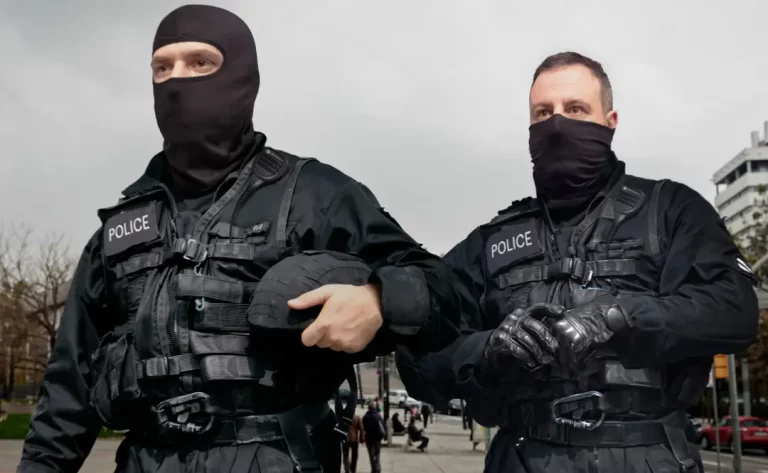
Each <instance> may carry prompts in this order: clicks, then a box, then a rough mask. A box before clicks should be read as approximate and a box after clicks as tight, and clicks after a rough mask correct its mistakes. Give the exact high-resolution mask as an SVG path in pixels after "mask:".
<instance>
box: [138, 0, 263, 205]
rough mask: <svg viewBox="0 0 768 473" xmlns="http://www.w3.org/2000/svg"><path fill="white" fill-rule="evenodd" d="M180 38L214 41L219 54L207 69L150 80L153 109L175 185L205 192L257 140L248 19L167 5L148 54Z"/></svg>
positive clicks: (215, 10) (254, 77) (237, 163)
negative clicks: (216, 64) (218, 62)
mask: <svg viewBox="0 0 768 473" xmlns="http://www.w3.org/2000/svg"><path fill="white" fill-rule="evenodd" d="M185 41H195V42H200V43H207V44H210V45H212V46H215V47H216V48H217V49H218V50H219V51H220V52H221V54H222V55H223V56H224V61H223V63H222V64H221V67H220V68H219V70H217V71H216V72H214V73H213V74H209V75H206V76H199V77H191V78H172V79H169V80H167V81H165V82H161V83H159V84H158V83H155V84H154V95H155V116H156V118H157V125H158V127H159V128H160V133H162V135H163V138H164V139H165V143H164V150H165V156H166V160H167V163H168V166H169V168H170V169H171V174H172V175H173V178H174V181H175V183H176V185H177V186H178V187H180V188H181V189H182V190H185V191H187V192H203V191H206V190H209V189H211V188H213V187H215V186H216V185H217V184H218V183H219V182H221V180H222V179H223V178H224V177H225V176H226V175H227V174H229V173H230V172H232V171H234V170H235V169H237V168H238V167H239V166H240V165H241V164H242V162H243V160H244V159H245V158H246V157H247V156H248V155H249V154H250V152H251V150H252V149H253V147H254V146H255V144H256V133H255V132H254V130H253V106H254V103H255V101H256V95H257V94H258V91H259V66H258V61H257V57H256V43H255V41H254V39H253V34H251V30H250V29H249V28H248V25H246V24H245V22H244V21H243V20H242V19H240V18H239V17H238V16H237V15H235V14H234V13H231V12H229V11H227V10H224V9H222V8H218V7H213V6H208V5H186V6H183V7H180V8H177V9H176V10H174V11H172V12H171V13H169V14H168V16H166V17H165V18H163V20H162V21H161V22H160V26H158V27H157V33H156V34H155V40H154V43H153V45H152V53H153V54H154V52H155V51H157V50H158V49H159V48H161V47H163V46H166V45H168V44H172V43H179V42H185ZM259 141H261V140H259Z"/></svg>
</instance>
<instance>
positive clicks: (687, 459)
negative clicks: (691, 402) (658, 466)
mask: <svg viewBox="0 0 768 473" xmlns="http://www.w3.org/2000/svg"><path fill="white" fill-rule="evenodd" d="M661 423H662V425H663V426H664V432H665V433H666V434H667V443H668V444H669V448H670V450H672V454H673V455H674V456H675V460H677V462H678V463H679V464H680V466H681V467H682V468H683V470H693V469H694V468H696V466H697V465H696V461H695V460H694V459H693V454H692V452H691V448H692V447H691V444H690V443H689V442H688V439H687V437H686V434H685V426H687V425H688V424H689V421H688V416H687V415H686V413H685V411H683V410H678V411H675V412H674V413H672V414H671V415H668V416H666V417H664V418H662V419H661Z"/></svg>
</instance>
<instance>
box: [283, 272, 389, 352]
mask: <svg viewBox="0 0 768 473" xmlns="http://www.w3.org/2000/svg"><path fill="white" fill-rule="evenodd" d="M318 305H322V306H323V309H322V310H321V311H320V314H319V315H318V316H317V318H316V319H315V321H314V322H312V324H310V326H309V327H307V328H306V329H304V332H302V334H301V342H302V343H303V344H304V345H306V346H308V347H311V346H318V347H320V348H330V349H331V350H334V351H343V352H346V353H358V352H360V351H362V350H363V349H364V348H365V347H367V346H368V344H369V343H370V342H371V340H373V337H374V336H375V335H376V332H377V331H378V330H379V328H381V325H382V323H383V320H382V317H381V297H380V291H379V288H378V287H377V286H375V285H373V284H368V285H365V286H353V285H349V284H328V285H325V286H322V287H319V288H317V289H315V290H313V291H310V292H307V293H305V294H302V295H301V296H299V297H298V298H296V299H293V300H290V301H288V306H289V307H290V308H291V309H294V310H303V309H308V308H310V307H315V306H318Z"/></svg>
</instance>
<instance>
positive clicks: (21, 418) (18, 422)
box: [0, 414, 123, 440]
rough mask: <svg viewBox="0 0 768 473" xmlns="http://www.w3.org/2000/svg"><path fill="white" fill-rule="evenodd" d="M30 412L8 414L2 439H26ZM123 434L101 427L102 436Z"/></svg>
mask: <svg viewBox="0 0 768 473" xmlns="http://www.w3.org/2000/svg"><path fill="white" fill-rule="evenodd" d="M30 417H31V415H30V414H8V417H7V418H6V419H5V421H3V422H0V440H24V438H25V437H26V436H27V431H28V430H29V419H30ZM122 435H123V434H121V433H120V432H114V431H112V430H107V429H101V433H100V434H99V437H101V438H119V437H122Z"/></svg>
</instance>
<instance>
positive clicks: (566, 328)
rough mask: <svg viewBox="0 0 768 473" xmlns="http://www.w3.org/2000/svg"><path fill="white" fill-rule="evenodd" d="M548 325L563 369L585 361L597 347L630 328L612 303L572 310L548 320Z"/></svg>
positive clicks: (627, 321)
mask: <svg viewBox="0 0 768 473" xmlns="http://www.w3.org/2000/svg"><path fill="white" fill-rule="evenodd" d="M548 325H549V327H550V328H551V330H552V334H553V335H554V336H555V338H557V341H558V343H559V345H560V353H559V355H560V356H559V357H560V362H561V363H562V364H564V365H573V364H576V363H579V362H581V361H584V360H586V359H587V358H589V356H590V355H591V354H592V352H593V351H594V349H595V348H597V346H598V345H600V344H603V343H605V342H607V341H608V340H610V339H611V337H613V335H614V333H616V332H622V331H624V330H626V329H627V328H629V326H630V324H629V319H628V318H627V316H626V314H625V313H624V311H623V310H622V308H621V307H620V306H619V305H618V304H616V303H615V301H610V302H596V301H595V302H590V303H588V304H584V305H582V306H579V307H575V308H573V309H570V310H567V311H565V312H564V313H563V315H562V317H561V318H559V319H557V320H553V319H550V320H549V321H548Z"/></svg>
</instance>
